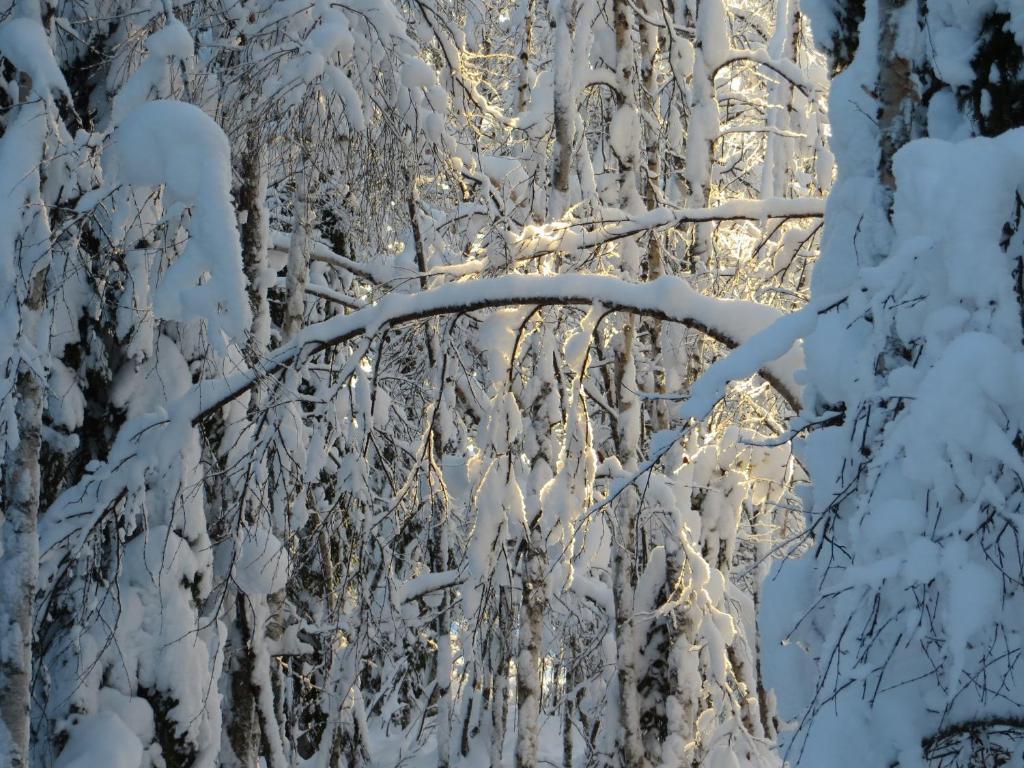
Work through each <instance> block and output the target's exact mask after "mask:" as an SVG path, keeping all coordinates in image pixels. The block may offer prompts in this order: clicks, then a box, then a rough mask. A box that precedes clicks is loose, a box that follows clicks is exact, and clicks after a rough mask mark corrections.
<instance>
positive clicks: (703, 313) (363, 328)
mask: <svg viewBox="0 0 1024 768" xmlns="http://www.w3.org/2000/svg"><path fill="white" fill-rule="evenodd" d="M520 304H530V305H537V306H550V305H562V306H587V305H592V304H600V305H602V306H603V307H604V308H605V309H607V310H609V311H625V312H631V313H636V314H640V315H647V316H649V317H655V318H658V319H660V320H666V321H668V322H676V323H680V324H682V325H685V326H687V327H689V328H693V329H695V330H698V331H701V332H702V333H705V334H707V335H708V336H710V337H711V338H713V339H715V340H716V341H718V342H721V343H722V344H725V345H726V346H728V347H730V348H731V347H735V346H738V345H739V344H741V343H742V342H743V341H745V340H746V339H747V338H749V337H750V336H751V335H753V334H754V333H757V332H758V331H760V330H762V329H764V328H765V327H767V326H768V325H769V324H771V323H772V322H774V321H775V320H776V319H777V318H779V317H780V316H781V314H782V313H780V312H779V311H778V310H777V309H774V308H772V307H768V306H765V305H763V304H757V303H755V302H750V301H738V300H729V299H715V298H712V297H709V296H704V295H702V294H700V293H697V292H696V291H695V290H694V289H693V288H692V287H691V286H690V284H689V283H688V282H687V281H686V280H684V279H682V278H680V277H669V276H666V277H661V278H659V279H657V280H655V281H653V282H650V283H645V284H638V283H628V282H626V281H624V280H620V279H618V278H615V277H609V276H605V275H505V276H501V277H494V278H485V279H479V280H473V281H471V282H464V283H449V284H447V285H443V286H440V287H438V288H434V289H431V290H429V291H424V292H421V293H415V294H398V293H392V294H389V295H387V296H385V297H384V298H383V299H381V300H380V301H379V302H378V303H377V304H374V305H372V306H368V307H365V308H363V309H360V310H357V311H355V312H352V313H351V314H348V315H341V316H337V317H333V318H331V319H329V320H325V321H323V322H320V323H316V324H314V325H310V326H308V327H306V328H304V329H303V330H302V331H300V332H299V333H298V334H297V335H296V336H295V338H294V339H293V340H292V341H291V342H290V343H288V344H285V345H283V346H281V347H279V348H278V349H277V350H275V351H274V352H273V353H272V354H271V355H270V356H269V357H268V358H267V359H266V360H265V361H264V363H263V365H261V366H259V367H258V368H254V369H249V370H244V371H239V372H238V373H236V374H234V375H231V376H228V377H226V378H224V379H218V380H207V381H202V382H200V383H199V384H197V385H195V386H194V387H193V388H192V390H191V391H190V392H189V393H188V394H187V395H185V396H184V397H182V398H181V399H180V400H179V401H177V402H176V403H174V404H171V405H169V407H168V412H169V413H172V414H174V415H175V416H177V417H178V418H182V419H187V420H188V421H190V422H192V423H193V424H195V423H198V422H200V421H201V420H202V419H203V418H204V417H206V416H207V415H209V414H211V413H213V412H214V411H215V410H217V409H218V408H220V407H221V406H223V405H224V404H226V403H228V402H230V401H231V400H233V399H235V398H236V397H238V396H239V395H241V394H243V393H244V392H246V391H248V390H249V389H250V388H252V387H253V386H254V385H255V384H256V382H257V381H259V380H260V379H261V378H262V377H264V376H267V375H271V374H273V373H275V372H277V371H280V370H281V369H283V368H286V367H288V366H289V365H291V364H292V363H293V362H295V361H296V360H297V359H300V358H302V357H304V356H306V355H312V354H316V353H317V352H320V351H323V350H325V349H328V348H330V347H335V346H338V345H340V344H344V343H345V342H347V341H351V340H352V339H354V338H357V337H359V336H363V335H372V334H375V333H377V332H379V331H381V330H383V329H384V328H387V327H393V326H396V325H402V324H404V323H408V322H413V321H416V320H425V319H427V318H430V317H436V316H438V315H445V314H455V313H464V312H471V311H474V310H479V309H490V308H498V307H509V306H517V305H520ZM792 374H793V361H792V360H790V361H783V362H781V363H780V362H778V361H777V362H773V363H770V364H768V365H766V366H765V367H764V368H763V369H762V370H761V375H762V376H763V377H764V379H765V380H766V381H768V382H769V383H770V384H771V385H772V386H773V387H774V388H775V389H776V391H777V392H778V393H779V394H780V395H781V396H782V397H783V398H784V399H785V400H786V402H787V403H789V405H790V406H791V407H792V408H793V409H794V410H799V409H800V407H801V404H800V395H799V391H800V390H799V386H798V385H797V384H796V382H795V381H794V380H793V375H792Z"/></svg>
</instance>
